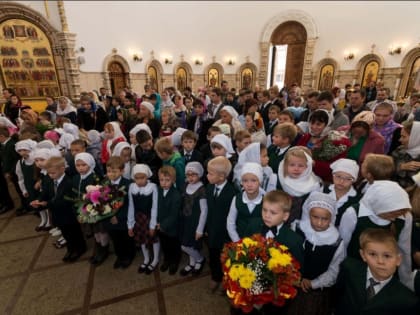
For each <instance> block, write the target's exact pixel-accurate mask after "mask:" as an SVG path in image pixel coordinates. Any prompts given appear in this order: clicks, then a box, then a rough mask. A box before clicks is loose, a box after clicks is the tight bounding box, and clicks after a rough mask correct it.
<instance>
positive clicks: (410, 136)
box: [392, 121, 420, 188]
mask: <svg viewBox="0 0 420 315" xmlns="http://www.w3.org/2000/svg"><path fill="white" fill-rule="evenodd" d="M400 142H401V146H400V147H398V148H397V149H396V150H395V151H394V152H393V153H392V157H393V159H394V163H395V166H396V170H397V171H396V176H397V181H398V183H399V184H400V185H401V186H402V187H403V188H407V187H409V186H412V185H414V181H413V180H412V176H413V175H415V174H416V173H417V172H418V171H419V170H420V122H419V121H410V122H404V123H403V127H402V129H401V137H400Z"/></svg>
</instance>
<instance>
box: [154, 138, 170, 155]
mask: <svg viewBox="0 0 420 315" xmlns="http://www.w3.org/2000/svg"><path fill="white" fill-rule="evenodd" d="M155 151H156V152H158V153H166V154H169V155H171V154H172V153H174V148H173V146H172V143H171V140H169V138H166V137H164V138H160V139H159V140H158V141H156V143H155Z"/></svg>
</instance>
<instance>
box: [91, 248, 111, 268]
mask: <svg viewBox="0 0 420 315" xmlns="http://www.w3.org/2000/svg"><path fill="white" fill-rule="evenodd" d="M98 249H99V251H98V252H97V253H96V255H95V258H94V260H93V262H92V265H95V266H99V265H100V264H102V263H103V262H104V261H105V260H106V259H107V258H108V255H109V245H106V246H102V245H100V246H99V248H98Z"/></svg>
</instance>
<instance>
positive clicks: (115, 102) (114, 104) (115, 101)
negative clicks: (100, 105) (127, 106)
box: [111, 99, 120, 107]
mask: <svg viewBox="0 0 420 315" xmlns="http://www.w3.org/2000/svg"><path fill="white" fill-rule="evenodd" d="M111 104H112V106H114V107H117V106H118V105H120V103H118V101H117V100H116V99H113V100H112V102H111Z"/></svg>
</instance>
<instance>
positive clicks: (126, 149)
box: [112, 141, 133, 179]
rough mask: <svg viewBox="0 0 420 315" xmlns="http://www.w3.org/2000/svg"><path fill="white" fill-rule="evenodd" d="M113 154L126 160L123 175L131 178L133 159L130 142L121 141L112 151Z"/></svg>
mask: <svg viewBox="0 0 420 315" xmlns="http://www.w3.org/2000/svg"><path fill="white" fill-rule="evenodd" d="M112 156H119V157H120V158H121V159H122V160H123V161H124V173H123V177H125V178H127V179H130V178H131V168H132V166H133V163H132V160H131V146H130V144H129V143H128V142H125V141H123V142H119V143H117V145H116V146H115V148H114V150H113V151H112Z"/></svg>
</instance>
